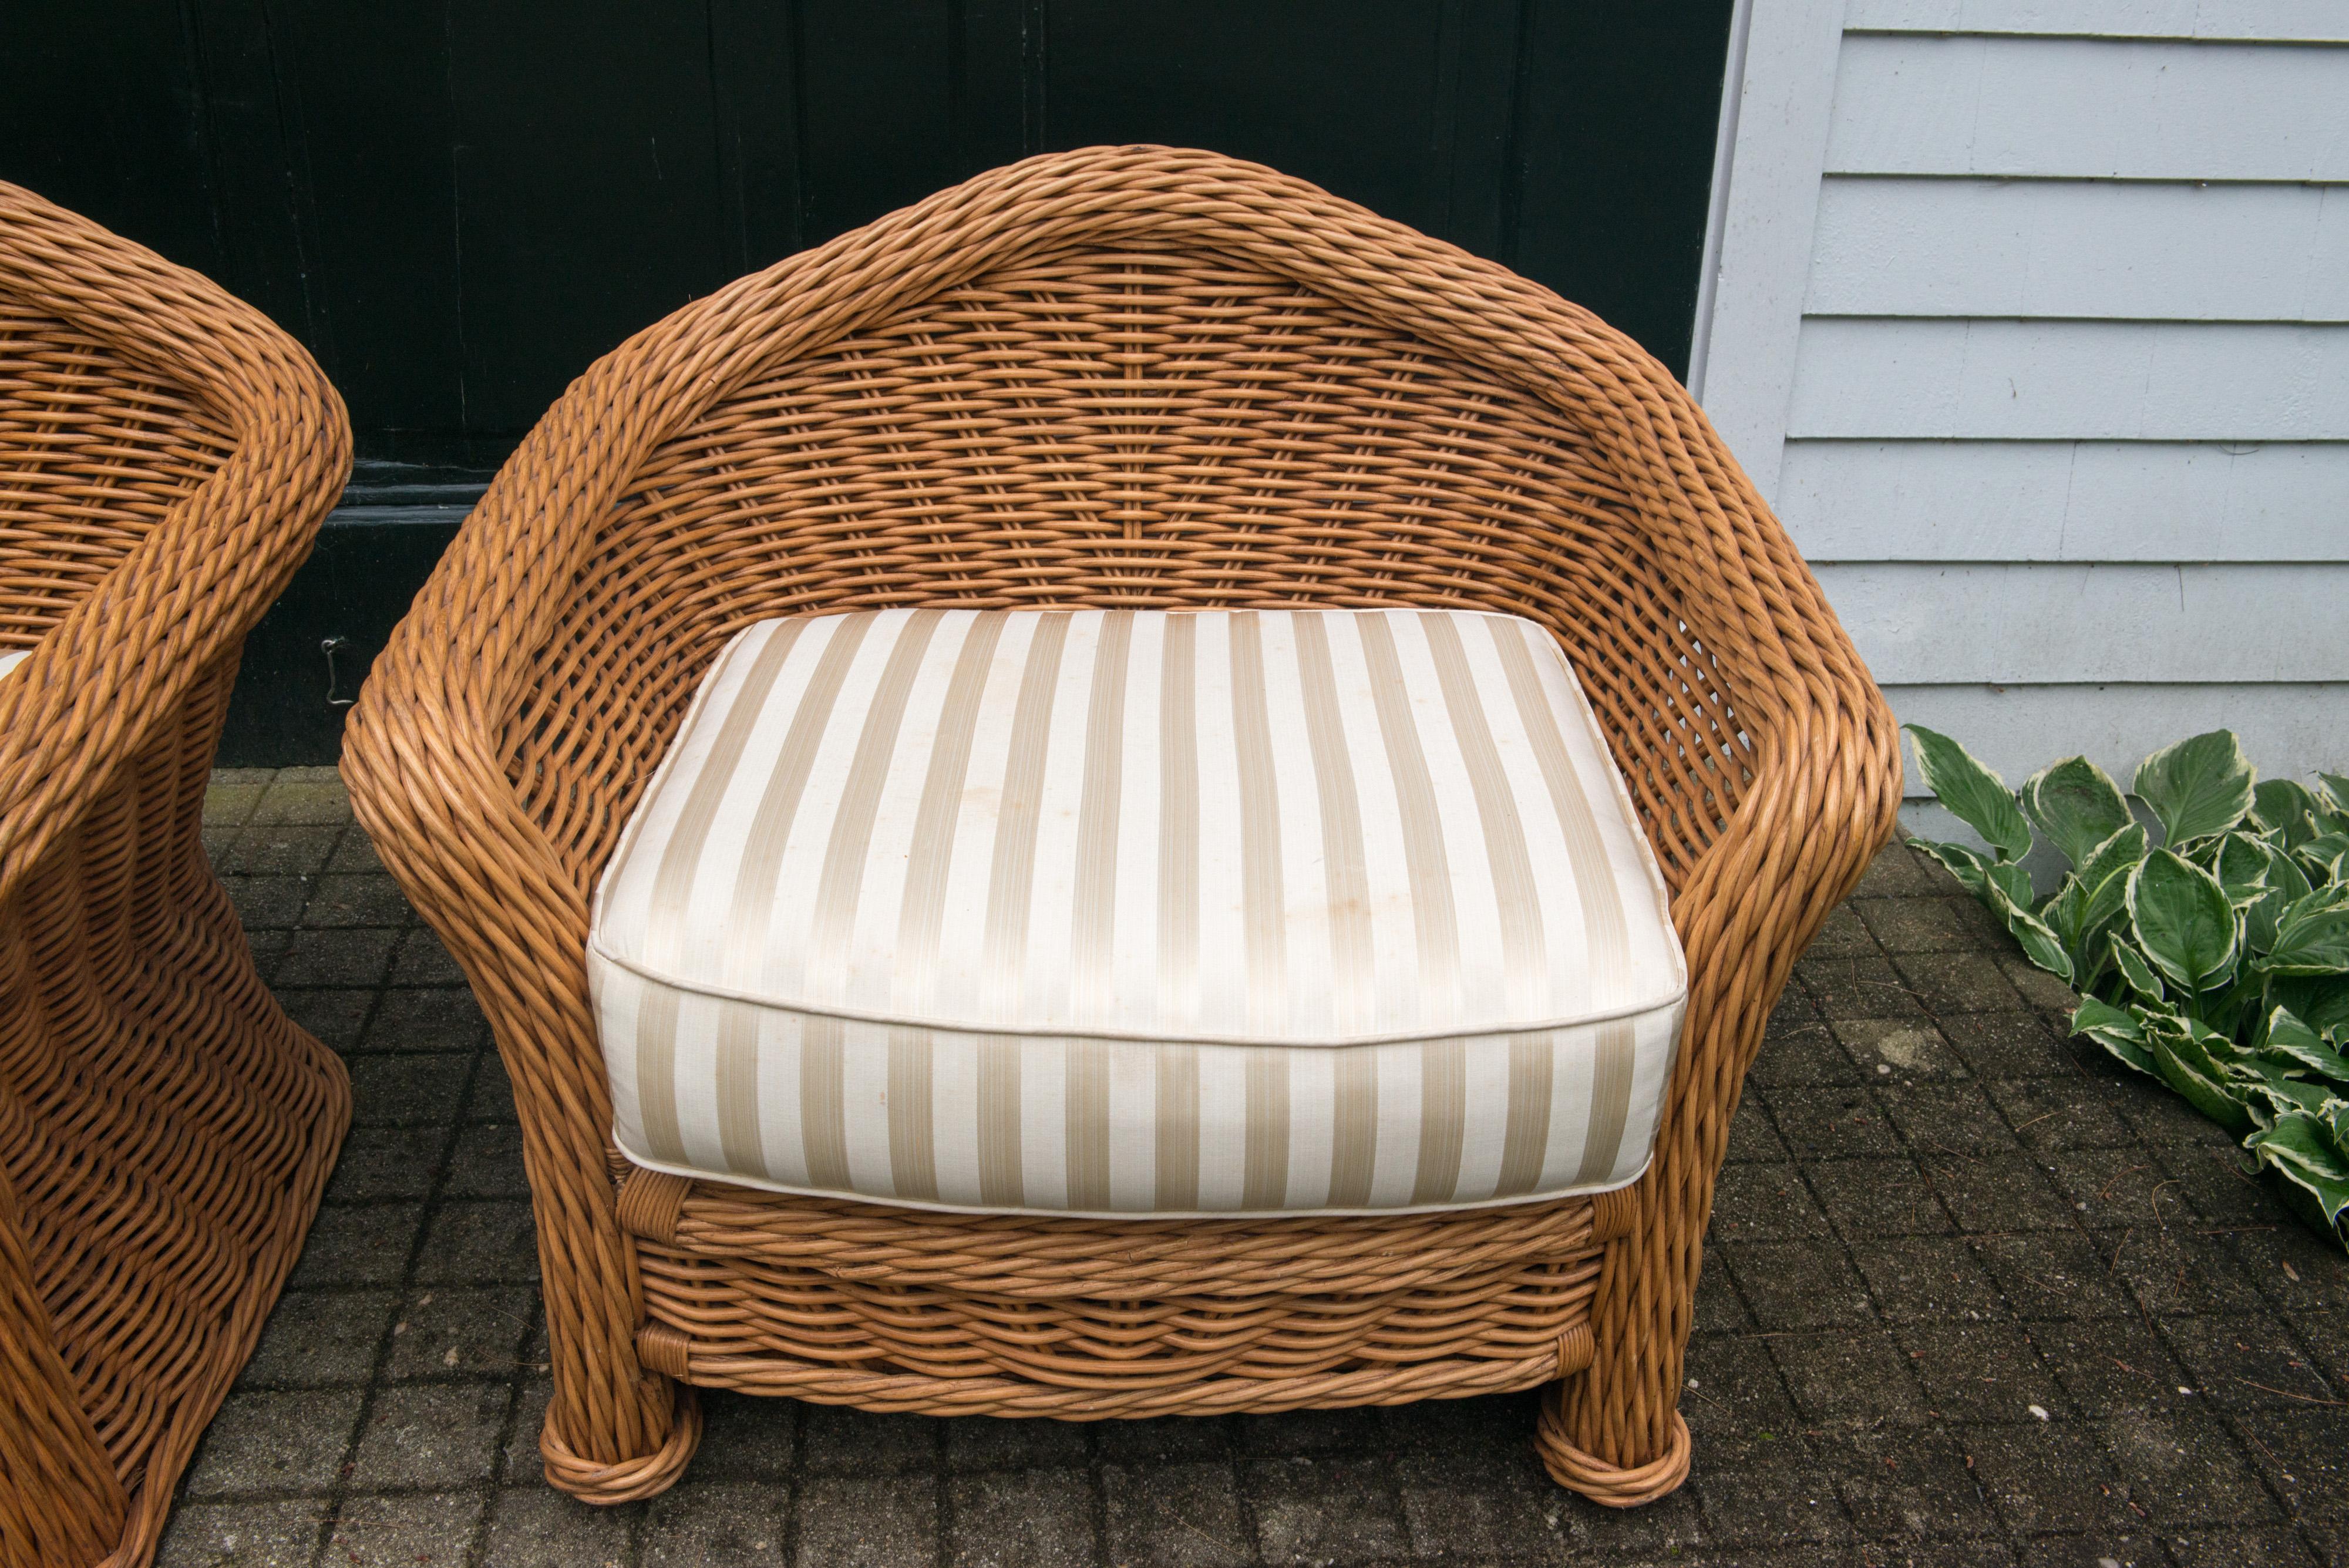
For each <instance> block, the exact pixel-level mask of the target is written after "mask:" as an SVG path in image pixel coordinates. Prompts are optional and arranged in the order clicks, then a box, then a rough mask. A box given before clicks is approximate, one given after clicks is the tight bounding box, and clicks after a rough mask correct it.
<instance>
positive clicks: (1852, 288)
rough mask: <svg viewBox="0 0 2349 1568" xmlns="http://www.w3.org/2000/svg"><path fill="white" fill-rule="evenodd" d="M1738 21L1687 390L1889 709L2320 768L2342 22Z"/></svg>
mask: <svg viewBox="0 0 2349 1568" xmlns="http://www.w3.org/2000/svg"><path fill="white" fill-rule="evenodd" d="M1741 20H1742V21H1743V22H1744V26H1745V27H1746V32H1745V35H1744V37H1743V39H1742V42H1743V45H1744V75H1743V83H1742V90H1741V92H1740V93H1739V95H1738V96H1737V99H1736V103H1735V105H1734V108H1733V110H1732V111H1729V112H1730V114H1731V116H1732V119H1731V122H1730V129H1729V132H1728V134H1727V135H1725V137H1724V141H1725V142H1726V143H1727V144H1728V145H1730V146H1731V147H1732V148H1733V156H1732V158H1731V159H1730V160H1729V161H1728V165H1727V168H1726V169H1725V170H1724V171H1723V178H1725V187H1724V188H1723V190H1722V191H1720V192H1717V196H1716V202H1715V211H1716V218H1715V224H1714V234H1713V253H1714V254H1715V255H1716V257H1717V262H1716V264H1715V265H1717V267H1718V271H1717V273H1716V275H1714V276H1713V279H1712V280H1711V281H1712V288H1711V290H1710V298H1709V301H1708V303H1709V305H1710V307H1711V308H1710V310H1709V312H1707V311H1703V310H1702V308H1701V315H1700V319H1699V322H1698V326H1697V339H1698V348H1697V350H1696V353H1695V356H1694V362H1693V364H1692V386H1694V387H1696V389H1697V390H1698V392H1699V396H1700V397H1701V399H1702V400H1703V402H1704V403H1705V406H1706V408H1707V409H1708V410H1709V411H1710V412H1711V413H1712V415H1713V419H1714V421H1715V422H1716V423H1717V424H1718V425H1719V426H1720V428H1721V429H1722V431H1723V435H1724V436H1725V437H1726V438H1727V439H1728V440H1729V441H1730V444H1731V445H1732V447H1733V449H1734V450H1735V451H1736V452H1737V453H1738V455H1739V457H1740V459H1741V460H1742V461H1743V462H1744V463H1745V464H1746V466H1747V468H1748V470H1749V471H1750V472H1752V474H1753V475H1754V479H1755V480H1756V482H1757V483H1759V484H1760V485H1761V487H1762V489H1763V491H1764V493H1765V494H1767V495H1768V496H1769V497H1770V498H1771V500H1772V501H1773V503H1774V504H1775V505H1776V507H1777V509H1778V511H1779V514H1780V515H1781V516H1782V517H1783V519H1784V520H1785V524H1786V526H1787V528H1788V530H1789V531H1790V533H1791V534H1792V535H1793V536H1794V538H1795V542H1796V544H1797V545H1800V547H1801V548H1802V550H1803V551H1804V553H1805V555H1806V556H1808V557H1809V558H1810V560H1811V562H1812V565H1813V566H1814V568H1815V569H1816V571H1817V573H1818V576H1819V578H1820V580H1821V582H1822V583H1823V584H1824V585H1825V586H1826V590H1827V593H1828V596H1829V597H1830V599H1831V600H1832V601H1833V602H1834V604H1835V606H1836V607H1837V612H1838V613H1839V614H1840V615H1841V616H1842V618H1843V620H1844V623H1845V625H1846V626H1847V628H1849V629H1850V631H1851V633H1852V636H1853V638H1854V639H1855V640H1856V641H1857V643H1858V645H1859V648H1860V650H1861V652H1862V653H1863V654H1864V655H1865V656H1866V658H1867V659H1868V662H1869V664H1870V667H1871V668H1872V669H1873V670H1875V672H1876V675H1877V679H1878V680H1879V681H1880V682H1882V684H1883V685H1884V687H1885V690H1886V692H1887V694H1888V696H1889V698H1890V699H1891V701H1892V704H1893V707H1894V710H1895V711H1896V712H1898V713H1899V716H1900V718H1901V719H1902V720H1904V721H1909V720H1914V721H1917V722H1922V723H1926V724H1929V725H1931V726H1932V727H1934V728H1936V729H1940V730H1945V731H1947V732H1950V733H1951V734H1954V735H1956V736H1957V737H1959V738H1960V739H1961V740H1962V741H1964V742H1966V743H1967V744H1968V745H1969V746H1971V748H1972V749H1974V750H1975V751H1976V752H1977V753H1980V754H1981V755H1982V757H1983V758H1984V760H1985V761H1987V762H1989V763H1991V764H1992V766H1994V767H1997V768H1999V769H2000V770H2002V772H2003V773H2004V774H2006V776H2007V778H2008V780H2009V782H2010V783H2014V782H2020V780H2021V778H2022V777H2023V776H2024V775H2025V774H2029V773H2030V772H2032V771H2033V770H2034V769H2036V768H2038V767H2040V766H2041V765H2044V763H2048V762H2050V761H2053V760H2054V759H2055V758H2057V757H2060V756H2064V755H2069V754H2071V753H2075V752H2080V751H2085V752H2086V753H2088V754H2089V755H2090V756H2092V757H2094V758H2095V760H2097V761H2098V762H2099V763H2103V764H2104V765H2105V766H2106V768H2108V769H2110V770H2113V771H2114V772H2116V774H2119V775H2120V776H2122V777H2123V778H2124V779H2126V778H2127V772H2128V770H2130V769H2133V768H2134V766H2135V764H2136V762H2137V758H2139V757H2140V756H2142V755H2143V754H2144V753H2147V752H2148V751H2150V750H2152V749H2153V748H2154V747H2156V746H2158V745H2160V744H2164V743H2166V742H2169V741H2171V740H2175V739H2177V738H2178V737H2180V736H2183V735H2186V734H2189V733H2192V732H2195V731H2197V730H2200V729H2208V728H2212V727H2216V726H2219V725H2222V724H2223V725H2226V726H2229V727H2231V728H2233V729H2235V730H2236V731H2237V732H2240V734H2241V735H2242V737H2243V740H2244V742H2245V745H2246V747H2247V749H2248V750H2249V751H2250V753H2251V756H2252V758H2253V760H2254V761H2255V762H2256V763H2259V765H2260V766H2261V771H2262V772H2263V773H2264V774H2299V773H2304V772H2306V771H2307V770H2309V769H2311V768H2315V767H2324V768H2329V769H2335V770H2338V769H2342V768H2344V766H2349V5H2344V4H2341V3H2340V0H2199V3H2198V0H2066V3H2060V4H2059V3H2056V0H1754V5H1753V7H1752V13H1751V15H1750V16H1744V17H1742V18H1741ZM1910 788H1911V790H1912V791H1915V790H1917V789H1919V788H1920V786H1919V785H1918V784H1917V783H1916V781H1915V780H1914V779H1913V778H1912V779H1911V781H1910Z"/></svg>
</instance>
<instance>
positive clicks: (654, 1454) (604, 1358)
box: [506, 1052, 701, 1506]
mask: <svg viewBox="0 0 2349 1568" xmlns="http://www.w3.org/2000/svg"><path fill="white" fill-rule="evenodd" d="M515 1055H516V1054H515V1053H512V1052H509V1053H507V1058H506V1059H507V1065H508V1068H509V1070H512V1068H514V1067H515V1066H516V1065H517V1064H516V1061H515ZM516 1098H517V1103H518V1105H519V1106H520V1107H521V1110H522V1116H523V1158H524V1160H525V1162H526V1163H527V1165H528V1166H529V1168H530V1176H531V1193H532V1206H533V1211H534V1213H535V1215H536V1218H537V1221H538V1256H539V1273H540V1280H541V1291H542V1293H543V1297H544V1299H545V1303H546V1330H547V1343H548V1348H549V1350H550V1352H551V1353H552V1356H553V1361H554V1398H553V1399H552V1400H551V1401H550V1402H549V1403H548V1405H547V1408H546V1424H545V1427H544V1428H543V1429H542V1430H541V1432H540V1434H539V1439H538V1449H539V1453H540V1455H541V1456H542V1457H543V1459H544V1460H545V1463H546V1480H547V1484H548V1485H550V1486H553V1487H554V1488H555V1489H556V1490H559V1491H564V1492H568V1493H569V1494H570V1495H571V1496H573V1497H575V1498H577V1499H579V1501H582V1502H588V1503H595V1504H597V1505H599V1506H608V1505H612V1504H617V1503H623V1502H635V1501H638V1500H639V1499H642V1498H647V1497H653V1496H657V1495H658V1494H659V1493H661V1492H664V1491H667V1490H668V1489H669V1488H670V1487H671V1486H673V1485H675V1484H676V1483H677V1480H678V1477H679V1476H681V1475H683V1474H684V1473H685V1467H686V1465H687V1463H688V1461H690V1460H691V1459H692V1458H693V1452H694V1449H696V1448H698V1446H699V1445H700V1442H701V1407H700V1405H699V1403H698V1401H697V1400H696V1398H695V1397H694V1394H693V1390H692V1389H691V1388H689V1387H688V1386H686V1385H684V1384H681V1383H678V1382H676V1381H675V1380H673V1379H671V1378H668V1377H665V1376H661V1375H659V1374H658V1373H657V1372H654V1371H652V1370H650V1369H648V1368H647V1366H645V1365H644V1361H643V1359H642V1357H641V1356H639V1355H638V1354H637V1351H636V1330H637V1328H638V1326H639V1325H640V1324H641V1323H642V1320H643V1316H644V1303H643V1299H642V1298H643V1290H642V1287H641V1286H640V1285H639V1283H638V1280H637V1273H636V1244H635V1241H634V1240H633V1239H632V1238H630V1237H629V1236H627V1235H626V1233H625V1232H623V1231H621V1229H620V1227H619V1224H618V1219H617V1210H616V1203H615V1195H614V1190H613V1186H612V1181H611V1179H610V1177H609V1175H608V1174H607V1173H606V1168H605V1158H604V1154H603V1150H602V1147H601V1140H600V1138H599V1139H596V1140H595V1143H594V1145H593V1146H592V1147H585V1148H583V1147H566V1148H564V1149H562V1150H561V1151H560V1152H559V1153H557V1154H554V1158H548V1154H549V1150H548V1145H549V1144H551V1143H553V1142H554V1140H555V1139H556V1138H558V1137H561V1135H562V1134H563V1133H564V1132H565V1131H566V1130H567V1131H569V1132H571V1133H572V1134H573V1136H574V1138H577V1137H578V1135H580V1134H581V1133H582V1132H584V1130H585V1129H584V1127H580V1126H577V1125H574V1126H572V1127H568V1128H566V1127H564V1119H563V1118H559V1117H556V1116H547V1115H544V1114H543V1112H541V1111H539V1109H538V1107H539V1106H544V1105H545V1104H546V1103H547V1102H546V1100H544V1099H539V1098H536V1097H534V1096H529V1095H527V1094H518V1095H517V1096H516ZM580 1141H585V1140H584V1139H581V1140H580Z"/></svg>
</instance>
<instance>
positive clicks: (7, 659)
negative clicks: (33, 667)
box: [0, 648, 33, 675]
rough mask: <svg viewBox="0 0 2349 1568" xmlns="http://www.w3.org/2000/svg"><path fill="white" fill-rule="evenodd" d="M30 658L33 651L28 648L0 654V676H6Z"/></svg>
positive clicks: (10, 650)
mask: <svg viewBox="0 0 2349 1568" xmlns="http://www.w3.org/2000/svg"><path fill="white" fill-rule="evenodd" d="M32 657H33V650H32V649H29V648H17V649H9V650H8V651H7V652H5V653H0V675H5V674H7V673H8V672H9V671H10V670H14V669H16V666H18V665H20V664H22V663H24V662H25V660H26V659H30V658H32Z"/></svg>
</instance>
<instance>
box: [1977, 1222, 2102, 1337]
mask: <svg viewBox="0 0 2349 1568" xmlns="http://www.w3.org/2000/svg"><path fill="white" fill-rule="evenodd" d="M1974 1249H1975V1252H1976V1254H1977V1255H1978V1256H1979V1257H1980V1258H1981V1259H1982V1264H1983V1266H1984V1267H1985V1268H1987V1269H1988V1270H1989V1271H1990V1273H1991V1277H1992V1279H1994V1280H1996V1281H1997V1282H1998V1287H1999V1291H2000V1293H2001V1294H2002V1296H2004V1298H2005V1300H2006V1303H2007V1305H2008V1306H2009V1307H2011V1308H2013V1311H2014V1314H2015V1315H2016V1316H2018V1317H2024V1318H2058V1317H2062V1318H2072V1317H2124V1316H2128V1315H2132V1314H2134V1312H2135V1310H2136V1309H2135V1308H2134V1306H2133V1305H2132V1304H2131V1303H2130V1301H2129V1299H2128V1295H2127V1293H2126V1292H2124V1291H2123V1290H2122V1289H2121V1288H2120V1287H2119V1286H2118V1285H2116V1283H2115V1282H2114V1281H2113V1277H2112V1274H2111V1272H2110V1271H2109V1269H2108V1268H2107V1266H2106V1259H2105V1256H2104V1254H2103V1253H2101V1252H2099V1251H2097V1250H2096V1245H2095V1242H2094V1241H2090V1240H2089V1239H2088V1238H2087V1237H2086V1236H2085V1235H2084V1234H2082V1233H2081V1232H2079V1231H2033V1232H2028V1233H2025V1234H2021V1235H2012V1236H1985V1237H1983V1238H1982V1239H1981V1240H1980V1241H1976V1242H1975V1243H1974Z"/></svg>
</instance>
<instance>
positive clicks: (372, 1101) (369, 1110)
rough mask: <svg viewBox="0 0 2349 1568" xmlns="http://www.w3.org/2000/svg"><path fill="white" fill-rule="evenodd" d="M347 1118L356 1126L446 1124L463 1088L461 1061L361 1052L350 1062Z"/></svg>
mask: <svg viewBox="0 0 2349 1568" xmlns="http://www.w3.org/2000/svg"><path fill="white" fill-rule="evenodd" d="M350 1069H351V1098H352V1100H353V1101H354V1102H355V1106H356V1108H355V1109H354V1111H353V1113H352V1116H351V1120H352V1122H353V1123H354V1124H355V1125H357V1126H359V1127H383V1126H397V1127H416V1126H419V1125H421V1126H427V1127H446V1126H447V1125H449V1124H450V1123H451V1122H453V1121H455V1120H456V1119H457V1106H458V1103H459V1101H460V1100H461V1099H462V1098H463V1096H464V1093H465V1064H464V1063H463V1062H462V1061H461V1060H460V1059H458V1058H455V1057H450V1056H405V1055H402V1056H361V1057H359V1058H358V1059H357V1060H356V1061H354V1062H352V1063H351V1064H350Z"/></svg>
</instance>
